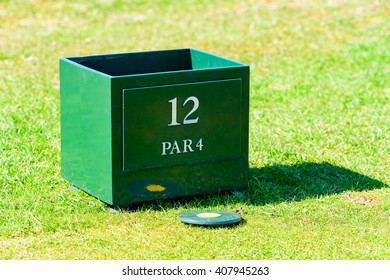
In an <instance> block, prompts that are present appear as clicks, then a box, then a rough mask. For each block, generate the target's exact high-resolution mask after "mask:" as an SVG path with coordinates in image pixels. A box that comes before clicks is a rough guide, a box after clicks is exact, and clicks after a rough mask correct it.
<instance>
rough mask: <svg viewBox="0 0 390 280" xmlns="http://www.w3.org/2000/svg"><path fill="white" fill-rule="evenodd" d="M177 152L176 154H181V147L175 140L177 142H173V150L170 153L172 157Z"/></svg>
mask: <svg viewBox="0 0 390 280" xmlns="http://www.w3.org/2000/svg"><path fill="white" fill-rule="evenodd" d="M175 150H176V154H180V153H181V152H180V149H179V145H178V144H177V141H176V140H175V142H173V147H172V150H171V152H170V153H169V154H170V155H173V154H175V153H174V151H175Z"/></svg>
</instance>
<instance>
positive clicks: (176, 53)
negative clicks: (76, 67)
mask: <svg viewBox="0 0 390 280" xmlns="http://www.w3.org/2000/svg"><path fill="white" fill-rule="evenodd" d="M68 59H69V60H71V61H74V62H76V63H78V64H81V65H83V66H85V67H88V68H91V69H94V70H96V71H99V72H102V73H105V74H107V75H110V76H124V75H139V74H147V73H159V72H171V71H185V70H196V69H207V68H217V67H226V66H238V65H242V64H240V63H237V62H234V61H231V60H228V59H224V58H221V57H218V56H214V55H211V54H208V53H205V52H202V51H198V50H194V49H175V50H163V51H146V52H134V53H123V54H108V55H94V56H84V57H71V58H68Z"/></svg>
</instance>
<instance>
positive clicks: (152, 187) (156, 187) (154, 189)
mask: <svg viewBox="0 0 390 280" xmlns="http://www.w3.org/2000/svg"><path fill="white" fill-rule="evenodd" d="M146 189H147V190H148V191H150V192H163V191H165V188H164V187H163V186H160V185H148V186H147V187H146Z"/></svg>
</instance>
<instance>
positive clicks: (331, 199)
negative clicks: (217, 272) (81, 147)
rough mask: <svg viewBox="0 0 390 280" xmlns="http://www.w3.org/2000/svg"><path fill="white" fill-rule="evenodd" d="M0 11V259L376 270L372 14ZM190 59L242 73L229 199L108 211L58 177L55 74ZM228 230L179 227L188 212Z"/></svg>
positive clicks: (127, 6)
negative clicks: (126, 58)
mask: <svg viewBox="0 0 390 280" xmlns="http://www.w3.org/2000/svg"><path fill="white" fill-rule="evenodd" d="M78 2H80V1H63V2H55V3H48V2H46V1H28V2H27V1H4V0H3V1H1V0H0V130H1V132H0V133H1V134H0V151H1V155H0V184H1V188H0V248H1V250H0V259H389V258H390V250H389V248H390V237H389V231H390V189H389V184H390V176H389V174H390V167H389V166H390V125H389V124H390V113H389V104H390V48H389V46H390V36H389V32H388V30H390V22H389V17H390V6H389V3H388V2H386V1H364V0H358V1H282V0H281V1H249V0H248V1H195V0H193V1H168V0H166V1H141V0H139V1H131V2H129V3H128V2H126V1H84V2H82V3H78ZM182 47H195V48H198V49H202V50H205V51H209V52H212V53H216V54H219V55H221V56H225V57H228V58H232V59H235V60H238V61H240V62H244V63H247V64H249V65H250V66H251V104H250V106H251V112H250V154H249V157H250V167H251V176H250V181H249V183H248V188H247V189H245V190H242V196H241V195H235V194H234V193H230V192H227V193H219V194H218V193H217V194H209V195H205V196H197V197H190V198H181V199H170V200H166V201H155V202H149V203H143V204H139V205H133V206H132V207H131V208H130V210H136V211H135V212H129V211H127V210H128V209H119V211H117V212H115V211H112V209H110V208H108V207H107V206H106V205H105V204H103V203H102V202H100V201H98V200H97V199H95V198H93V197H91V196H88V195H87V194H85V193H83V192H82V191H79V190H76V191H73V190H70V189H68V187H69V183H67V182H66V181H64V180H63V179H62V178H61V175H60V172H61V166H60V144H59V143H60V133H59V131H60V130H59V126H60V124H59V76H58V59H59V58H60V57H66V56H79V55H87V54H99V53H100V54H102V53H115V52H129V51H137V50H151V49H165V48H182ZM238 206H242V207H244V208H245V209H246V211H247V213H246V214H245V215H243V218H244V222H243V223H241V224H239V225H236V226H232V227H222V228H203V227H194V226H187V225H184V224H182V223H181V222H179V221H178V220H177V215H178V214H179V213H180V212H182V211H184V210H191V209H203V208H206V209H207V208H210V209H219V210H232V209H234V208H236V207H238Z"/></svg>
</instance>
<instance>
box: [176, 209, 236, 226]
mask: <svg viewBox="0 0 390 280" xmlns="http://www.w3.org/2000/svg"><path fill="white" fill-rule="evenodd" d="M178 218H179V220H180V221H182V222H183V223H186V224H193V225H202V226H213V225H229V224H234V223H237V222H238V221H240V220H241V216H240V215H238V214H236V213H233V212H226V211H214V210H196V211H187V212H183V213H180V214H179V216H178Z"/></svg>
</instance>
